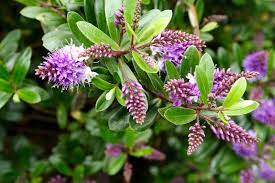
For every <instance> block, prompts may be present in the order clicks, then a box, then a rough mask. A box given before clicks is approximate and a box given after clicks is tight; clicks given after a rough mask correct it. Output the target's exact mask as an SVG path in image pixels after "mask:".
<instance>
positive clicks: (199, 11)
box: [196, 0, 204, 22]
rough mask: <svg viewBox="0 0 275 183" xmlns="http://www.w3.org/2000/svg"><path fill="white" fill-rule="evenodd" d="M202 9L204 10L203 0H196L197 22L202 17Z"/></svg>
mask: <svg viewBox="0 0 275 183" xmlns="http://www.w3.org/2000/svg"><path fill="white" fill-rule="evenodd" d="M203 11H204V2H203V0H198V1H196V12H197V16H198V21H199V22H200V21H201V19H202V16H203Z"/></svg>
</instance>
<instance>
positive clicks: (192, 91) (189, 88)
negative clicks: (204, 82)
mask: <svg viewBox="0 0 275 183" xmlns="http://www.w3.org/2000/svg"><path fill="white" fill-rule="evenodd" d="M163 88H164V90H165V91H166V92H168V93H169V99H170V100H171V101H172V102H173V105H174V106H181V105H182V101H183V100H184V102H186V103H188V104H189V103H191V102H192V101H195V100H197V99H198V96H199V91H198V88H197V85H196V84H195V83H193V82H185V81H184V79H171V80H169V81H168V82H167V83H166V84H165V85H164V87H163Z"/></svg>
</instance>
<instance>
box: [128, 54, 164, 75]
mask: <svg viewBox="0 0 275 183" xmlns="http://www.w3.org/2000/svg"><path fill="white" fill-rule="evenodd" d="M132 54H133V58H134V60H135V62H136V63H137V65H138V66H139V67H140V68H141V69H142V70H143V71H145V72H147V73H157V72H158V70H159V68H158V65H157V64H155V65H154V67H151V66H150V65H149V64H148V63H146V61H145V60H144V59H143V58H142V56H141V55H140V54H139V53H137V52H135V51H132Z"/></svg>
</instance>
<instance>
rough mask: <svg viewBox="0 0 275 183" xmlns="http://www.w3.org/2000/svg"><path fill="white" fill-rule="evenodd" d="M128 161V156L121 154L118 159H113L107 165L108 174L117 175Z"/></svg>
mask: <svg viewBox="0 0 275 183" xmlns="http://www.w3.org/2000/svg"><path fill="white" fill-rule="evenodd" d="M126 159H127V156H126V154H120V155H119V156H117V157H111V158H110V159H109V161H108V164H107V172H108V174H109V175H115V174H117V173H118V172H119V170H121V168H122V167H123V165H124V163H125V161H126Z"/></svg>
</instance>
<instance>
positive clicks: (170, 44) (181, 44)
mask: <svg viewBox="0 0 275 183" xmlns="http://www.w3.org/2000/svg"><path fill="white" fill-rule="evenodd" d="M192 45H194V46H195V47H196V48H197V49H198V50H199V51H202V50H203V48H204V47H205V43H204V42H203V41H202V40H200V38H199V37H198V36H196V35H193V34H188V33H185V32H181V31H174V30H167V31H164V32H162V33H161V34H160V35H158V36H157V37H156V38H155V39H154V40H153V41H152V43H151V46H152V51H153V52H156V53H160V55H161V56H162V58H161V59H160V64H159V65H160V69H162V70H163V69H164V62H165V61H166V60H168V61H171V62H172V63H174V64H175V65H176V66H178V65H180V64H181V61H182V58H183V55H184V52H185V51H186V50H187V48H188V47H190V46H192Z"/></svg>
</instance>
